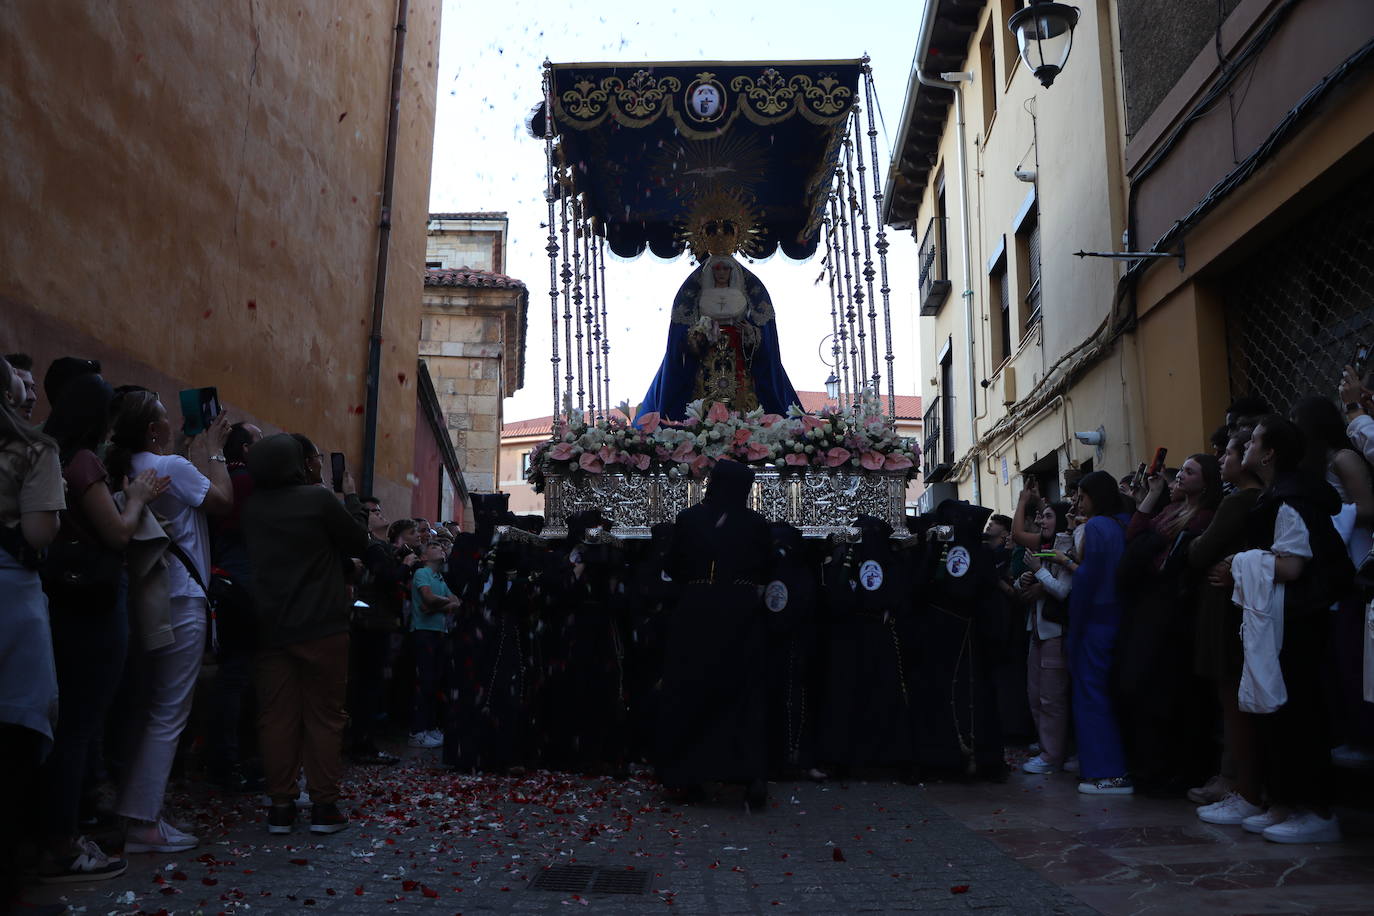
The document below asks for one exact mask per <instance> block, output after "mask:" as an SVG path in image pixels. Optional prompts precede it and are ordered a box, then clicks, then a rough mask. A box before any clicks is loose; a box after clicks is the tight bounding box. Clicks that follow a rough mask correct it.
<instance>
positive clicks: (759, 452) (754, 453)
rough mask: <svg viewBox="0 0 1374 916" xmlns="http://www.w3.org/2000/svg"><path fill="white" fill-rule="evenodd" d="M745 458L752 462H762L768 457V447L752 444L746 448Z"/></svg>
mask: <svg viewBox="0 0 1374 916" xmlns="http://www.w3.org/2000/svg"><path fill="white" fill-rule="evenodd" d="M744 457H746V458H748V459H749V460H750V461H762V460H763V459H764V458H767V457H768V446H766V445H760V444H759V443H757V442H750V443H749V444H748V446H746V447H745V450H744Z"/></svg>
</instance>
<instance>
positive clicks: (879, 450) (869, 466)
mask: <svg viewBox="0 0 1374 916" xmlns="http://www.w3.org/2000/svg"><path fill="white" fill-rule="evenodd" d="M630 416H631V408H630V405H629V404H628V403H623V404H621V405H620V407H619V409H618V411H617V412H614V413H612V414H611V415H610V416H603V417H595V418H592V417H588V416H586V415H585V414H583V412H582V411H578V410H573V411H570V412H569V415H568V417H567V419H566V420H561V421H560V422H559V424H558V427H557V429H556V430H555V432H554V435H553V437H552V438H551V439H548V440H547V441H545V442H542V443H540V444H539V445H538V446H536V447H535V448H534V449H533V450H532V451H531V452H530V473H529V481H530V483H531V484H532V485H533V486H534V489H535V492H537V493H542V492H544V484H545V479H546V475H548V474H550V473H552V474H559V475H567V476H576V475H579V474H582V475H596V474H610V473H622V474H655V473H659V474H666V475H667V476H668V477H670V478H686V477H704V476H705V475H706V474H707V473H708V472H709V471H710V469H711V468H712V466H714V465H715V463H716V462H717V461H720V460H721V459H729V460H732V461H738V462H741V463H743V464H748V465H753V466H755V467H771V468H775V469H777V470H779V471H783V472H793V473H825V472H838V471H848V472H863V471H870V472H879V471H882V472H889V473H897V472H902V473H903V474H904V476H905V477H906V478H908V479H910V478H912V477H915V476H916V474H917V472H918V468H919V465H920V461H919V458H920V454H921V450H920V446H918V445H917V444H916V440H915V439H911V438H908V437H905V436H901V435H899V434H898V433H897V427H896V424H895V423H894V422H893V420H892V419H891V418H890V417H888V416H886V415H885V414H884V413H883V412H882V407H881V404H880V402H879V400H878V398H877V397H875V396H874V395H872V394H871V393H868V394H866V395H865V396H864V398H863V399H862V400H861V401H860V402H859V403H858V404H855V405H852V406H849V407H843V408H841V407H827V408H825V409H824V410H822V411H820V412H819V413H816V414H809V413H805V412H803V411H802V410H801V408H800V407H797V406H793V407H792V409H791V410H790V411H789V412H788V414H787V415H786V416H783V415H781V414H774V413H764V412H763V410H762V409H757V410H752V411H749V412H747V413H741V412H739V411H732V410H729V409H728V408H726V407H725V405H723V404H721V403H719V402H717V403H713V404H712V405H711V406H710V408H709V409H707V408H706V407H705V405H704V404H703V402H702V401H700V400H697V401H693V402H692V403H690V404H688V405H687V410H686V418H685V419H684V420H682V421H673V420H665V419H663V418H661V417H660V416H659V415H658V414H657V413H647V414H644V415H642V416H640V417H639V419H638V422H637V423H631V422H630V420H629V417H630Z"/></svg>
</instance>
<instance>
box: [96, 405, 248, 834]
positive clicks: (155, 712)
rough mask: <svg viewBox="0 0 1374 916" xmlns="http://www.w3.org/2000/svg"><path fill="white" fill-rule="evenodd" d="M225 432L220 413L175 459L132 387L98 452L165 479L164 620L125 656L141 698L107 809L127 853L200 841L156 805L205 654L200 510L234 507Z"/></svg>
mask: <svg viewBox="0 0 1374 916" xmlns="http://www.w3.org/2000/svg"><path fill="white" fill-rule="evenodd" d="M228 436H229V416H228V414H220V415H219V416H218V417H217V418H216V419H215V421H214V422H213V423H212V424H211V425H210V428H209V429H208V430H206V431H205V432H204V433H201V434H200V435H197V436H195V437H194V438H193V439H191V441H190V444H189V446H188V449H187V456H188V457H185V458H183V457H182V456H181V455H178V454H176V453H175V452H174V447H175V432H174V431H173V428H172V423H171V420H170V419H169V417H168V415H167V409H166V408H165V407H163V406H162V402H161V401H160V400H159V399H158V396H157V393H156V392H153V391H147V390H130V391H126V392H125V394H124V395H123V397H121V398H120V399H119V408H118V413H117V415H116V417H115V420H114V427H113V431H112V434H111V437H110V448H109V451H108V452H107V453H106V457H105V464H106V467H107V468H109V471H110V480H111V482H112V483H113V482H115V481H120V482H122V481H124V480H126V479H131V478H136V477H137V476H138V475H140V474H143V473H145V472H146V471H149V470H152V471H154V472H155V473H156V475H157V476H158V477H167V478H170V482H169V484H168V487H167V489H166V490H165V491H164V492H163V493H162V495H161V496H159V497H157V498H156V499H154V500H153V501H152V502H151V503H150V504H149V508H150V509H151V510H152V511H153V512H154V513H155V514H157V515H158V516H159V517H160V518H162V519H164V520H165V522H164V524H165V527H166V529H167V535H168V537H169V538H170V543H169V544H168V555H167V558H166V560H167V579H168V587H169V592H170V595H171V600H170V604H169V607H168V609H167V613H166V616H165V617H163V618H162V620H163V622H165V624H166V625H165V626H157V627H155V628H153V629H147V630H143V631H141V632H140V633H139V634H138V637H139V646H138V649H139V651H137V652H136V653H135V654H134V655H133V660H132V664H133V665H134V666H135V667H136V669H137V670H136V673H137V681H138V695H139V697H140V699H141V701H142V702H141V706H140V708H139V709H138V710H137V711H136V712H135V713H134V716H133V721H132V723H131V727H132V728H133V730H134V733H133V738H132V752H131V753H130V755H129V757H128V758H127V759H126V760H125V767H124V771H123V776H122V779H121V780H120V787H119V798H118V801H117V802H116V805H115V812H116V813H117V814H119V815H121V816H122V817H124V818H125V819H126V822H127V825H128V832H127V834H126V837H125V844H124V851H125V852H126V853H141V852H160V853H169V852H184V851H186V850H188V849H192V848H194V847H195V846H196V845H198V844H199V842H200V841H199V840H198V839H197V838H196V837H194V836H192V835H190V834H188V833H186V832H185V831H183V830H180V829H179V828H177V827H176V826H174V825H173V824H171V823H169V822H168V821H167V819H166V818H165V817H163V812H162V805H163V799H164V796H165V794H166V791H167V778H168V776H170V775H171V772H172V761H173V759H174V758H175V756H176V749H177V742H178V741H179V740H180V738H181V733H182V731H183V730H184V729H185V728H186V722H187V719H188V718H189V717H190V714H191V698H192V696H193V695H194V692H195V686H196V679H197V677H198V676H199V675H200V663H201V658H202V656H203V655H204V653H205V632H206V627H207V623H208V621H207V608H206V594H205V585H206V583H208V582H209V581H210V530H209V524H208V522H207V515H223V514H225V513H228V512H229V511H231V510H232V509H233V506H234V489H233V484H232V483H231V482H230V480H229V471H228V469H227V467H228V466H227V464H226V463H225V458H224V442H225V440H226V439H227V438H228ZM136 619H138V620H140V621H148V620H150V619H152V618H150V617H146V616H143V615H137V617H136Z"/></svg>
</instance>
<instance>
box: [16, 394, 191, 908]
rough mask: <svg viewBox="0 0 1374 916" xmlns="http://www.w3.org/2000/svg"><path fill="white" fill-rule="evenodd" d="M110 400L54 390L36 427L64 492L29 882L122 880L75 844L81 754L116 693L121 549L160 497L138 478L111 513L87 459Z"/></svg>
mask: <svg viewBox="0 0 1374 916" xmlns="http://www.w3.org/2000/svg"><path fill="white" fill-rule="evenodd" d="M113 397H114V390H113V389H112V388H110V386H109V385H108V384H107V383H106V382H105V380H104V379H103V378H101V377H100V376H99V375H83V376H79V377H77V378H74V379H72V380H71V381H70V382H68V383H67V384H66V385H65V386H63V388H62V394H61V395H60V397H59V398H58V400H57V403H56V404H55V405H54V406H53V409H52V413H51V414H49V415H48V420H47V423H46V424H45V425H44V427H43V431H44V432H45V433H47V434H48V435H49V436H51V437H52V438H53V439H54V440H55V441H56V443H57V447H58V451H59V454H60V456H61V460H62V477H63V480H64V481H65V482H66V484H67V509H66V510H65V511H64V512H63V513H62V530H61V536H60V537H59V538H58V540H57V541H56V542H55V543H54V544H53V546H52V547H51V548H50V549H49V553H48V561H47V564H46V566H45V570H44V576H43V579H44V581H43V587H44V590H45V591H46V592H47V594H48V615H49V617H50V618H51V621H52V640H53V654H54V657H55V659H56V662H57V683H58V686H59V689H60V690H61V694H62V716H61V718H59V719H58V722H57V734H56V736H55V738H54V744H53V753H52V755H51V756H50V757H49V759H48V761H47V764H46V765H45V767H44V771H43V778H42V789H41V792H42V805H43V813H44V823H43V825H42V833H43V842H44V845H45V846H46V847H47V849H46V859H45V861H44V863H43V865H42V866H41V867H40V869H39V880H41V881H43V882H44V883H52V882H67V881H87V880H98V879H101V878H112V877H115V876H116V875H118V874H120V873H121V872H123V871H124V862H123V861H122V860H120V859H116V858H112V857H109V856H106V855H105V853H104V852H103V851H102V850H101V849H100V847H99V846H98V845H97V844H96V843H94V842H93V841H91V840H88V839H87V838H85V837H82V836H79V835H78V831H77V815H78V808H79V806H80V800H81V795H82V791H81V790H82V781H83V778H84V777H85V774H86V772H87V768H88V766H89V763H90V760H89V758H90V754H91V751H92V750H93V749H94V748H95V746H96V742H97V739H98V736H99V734H100V731H101V729H102V728H103V727H104V723H105V713H106V712H107V711H108V709H109V706H110V699H111V698H112V697H113V696H114V694H115V691H116V690H117V689H118V687H119V680H120V676H121V675H122V674H123V672H124V656H125V653H126V651H127V649H128V644H129V624H128V616H127V614H125V613H123V610H124V607H123V602H122V601H121V600H120V592H121V591H122V590H123V588H124V557H123V553H124V548H125V547H127V546H128V544H129V538H130V536H131V535H132V534H133V532H134V529H135V528H136V527H137V525H138V519H139V516H140V515H141V514H142V512H143V507H144V506H146V505H147V504H148V503H149V502H150V501H151V500H152V499H154V498H155V497H157V496H158V495H160V494H161V493H162V491H163V489H165V488H166V486H167V480H166V479H160V478H158V476H157V473H156V472H155V471H153V470H152V469H149V470H146V471H144V472H143V473H141V474H139V475H138V476H137V477H136V478H135V479H134V480H132V481H129V480H125V481H124V482H123V483H124V486H123V490H124V497H125V499H124V505H123V507H120V506H119V505H118V504H116V502H115V500H114V497H113V496H112V495H111V494H110V488H109V485H108V476H109V475H108V473H107V472H106V470H105V465H104V464H102V463H101V461H100V459H99V458H98V457H97V456H96V452H97V450H98V449H99V448H100V447H101V446H102V445H103V444H104V442H105V435H106V433H107V432H108V430H109V410H110V401H111V399H113Z"/></svg>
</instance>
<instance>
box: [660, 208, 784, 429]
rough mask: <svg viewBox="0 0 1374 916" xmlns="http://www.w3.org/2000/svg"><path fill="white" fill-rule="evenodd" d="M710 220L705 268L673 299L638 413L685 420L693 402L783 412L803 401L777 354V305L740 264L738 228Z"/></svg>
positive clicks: (703, 245)
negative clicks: (662, 346)
mask: <svg viewBox="0 0 1374 916" xmlns="http://www.w3.org/2000/svg"><path fill="white" fill-rule="evenodd" d="M735 225H736V224H732V223H731V222H730V221H729V220H708V221H707V222H706V223H705V225H704V226H703V227H702V228H701V229H700V230H699V231H698V233H697V234H696V235H695V236H694V245H696V246H697V249H698V257H699V258H700V259H701V265H700V267H698V268H697V269H694V270H693V271H692V273H691V274H689V275H688V277H687V279H686V280H685V281H683V283H682V286H681V287H679V288H678V291H677V296H676V297H674V299H673V314H672V323H671V324H669V326H668V346H667V349H666V351H665V353H664V355H663V363H662V364H661V365H660V366H659V369H658V374H657V375H656V376H654V381H653V384H651V385H650V386H649V391H648V393H646V394H645V395H644V401H643V403H642V404H640V408H639V413H640V414H644V413H650V412H657V413H658V414H659V415H660V416H662V417H664V418H665V419H670V420H681V419H683V416H684V414H685V411H686V407H687V405H688V404H689V403H691V402H692V401H695V400H698V399H700V400H702V401H703V402H704V404H703V407H705V408H709V407H710V406H711V405H712V404H715V403H719V404H723V405H724V406H725V407H727V408H729V409H730V410H738V411H749V410H753V409H754V408H756V407H762V408H763V409H764V410H765V411H767V412H768V413H779V414H783V413H786V412H787V409H788V408H789V407H791V406H792V405H793V404H797V403H800V402H799V400H798V398H797V392H796V390H795V389H794V388H793V387H792V383H791V381H789V380H788V378H787V372H786V371H785V370H784V369H783V367H782V359H781V357H780V355H779V352H778V332H777V325H776V323H775V322H774V320H773V319H774V315H773V302H772V300H771V299H769V297H768V290H767V289H765V288H764V286H763V283H762V281H760V280H759V278H758V277H756V276H755V275H754V274H753V273H752V272H750V271H749V270H748V269H747V268H746V267H745V266H744V265H743V264H741V263H740V262H739V261H737V260H736V259H735V257H734V255H733V252H734V251H736V250H738V249H739V247H740V245H739V236H740V233H739V232H738V230H737V229H736V228H735Z"/></svg>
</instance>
